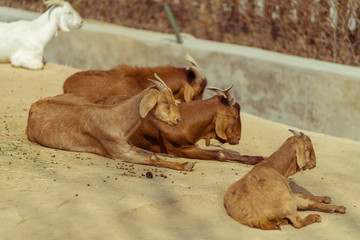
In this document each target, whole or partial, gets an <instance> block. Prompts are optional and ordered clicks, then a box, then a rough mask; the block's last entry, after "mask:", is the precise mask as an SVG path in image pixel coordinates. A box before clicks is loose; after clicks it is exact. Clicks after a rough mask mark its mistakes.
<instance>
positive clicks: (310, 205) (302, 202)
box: [294, 193, 346, 213]
mask: <svg viewBox="0 0 360 240" xmlns="http://www.w3.org/2000/svg"><path fill="white" fill-rule="evenodd" d="M294 197H295V201H296V206H297V208H298V209H300V210H319V211H323V212H328V213H333V212H337V213H345V212H346V207H344V206H335V205H330V204H324V203H322V202H319V201H318V200H312V199H318V198H321V197H313V196H312V197H310V196H306V195H304V194H301V193H300V194H299V193H297V194H294Z"/></svg>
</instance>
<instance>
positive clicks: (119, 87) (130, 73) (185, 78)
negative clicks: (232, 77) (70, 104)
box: [63, 54, 207, 102]
mask: <svg viewBox="0 0 360 240" xmlns="http://www.w3.org/2000/svg"><path fill="white" fill-rule="evenodd" d="M185 59H186V60H187V61H189V62H190V64H191V66H189V67H187V68H177V67H174V66H171V65H167V66H159V67H132V66H128V65H120V66H118V67H116V68H113V69H110V70H107V71H100V70H90V71H82V72H77V73H75V74H73V75H71V76H70V77H69V78H68V79H67V80H66V81H65V83H64V86H63V88H64V93H73V94H75V95H78V96H82V97H84V98H86V99H87V100H89V101H90V102H94V101H96V100H97V99H99V98H102V97H109V96H115V95H126V96H128V97H131V96H134V95H136V94H138V93H139V92H141V91H142V90H144V89H145V88H147V87H149V86H150V85H151V83H150V82H148V81H146V79H147V78H149V77H152V76H153V75H154V73H157V74H158V75H159V77H161V78H162V79H163V80H164V81H165V83H166V85H167V86H168V87H169V88H170V89H171V90H172V91H173V94H174V97H175V99H176V100H177V101H180V102H184V101H186V102H188V101H192V100H198V99H201V98H202V95H203V92H204V89H205V87H206V84H207V80H206V78H205V77H204V74H203V72H202V70H201V68H200V67H199V65H198V64H197V62H196V61H195V60H194V59H193V58H192V57H191V56H190V55H189V54H187V56H186V58H185Z"/></svg>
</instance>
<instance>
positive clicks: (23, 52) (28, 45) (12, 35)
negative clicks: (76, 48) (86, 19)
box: [0, 0, 83, 69]
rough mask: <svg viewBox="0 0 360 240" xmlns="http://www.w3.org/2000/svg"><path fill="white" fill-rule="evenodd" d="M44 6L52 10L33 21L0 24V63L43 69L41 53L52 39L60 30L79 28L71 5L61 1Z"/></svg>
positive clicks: (67, 30) (80, 20) (51, 0)
mask: <svg viewBox="0 0 360 240" xmlns="http://www.w3.org/2000/svg"><path fill="white" fill-rule="evenodd" d="M44 3H45V4H46V5H47V6H52V7H50V9H49V10H47V11H46V12H45V13H43V14H42V15H41V16H40V17H38V18H36V19H34V20H32V21H24V20H21V21H16V22H11V23H0V62H10V63H11V64H12V65H13V66H14V67H24V68H29V69H42V68H43V66H44V62H43V55H44V49H45V47H46V45H47V44H48V43H49V42H50V40H51V39H52V38H53V36H54V35H55V36H56V35H57V33H58V31H59V30H61V31H64V32H70V31H71V30H73V29H78V28H80V27H81V26H82V24H83V20H82V18H81V17H80V15H79V14H78V13H77V12H76V11H75V10H74V9H73V8H72V6H71V5H70V3H68V2H65V1H60V0H50V1H45V2H44Z"/></svg>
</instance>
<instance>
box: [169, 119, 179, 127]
mask: <svg viewBox="0 0 360 240" xmlns="http://www.w3.org/2000/svg"><path fill="white" fill-rule="evenodd" d="M180 122H181V117H177V118H176V119H175V120H172V121H170V124H171V125H173V126H177V125H179V124H180Z"/></svg>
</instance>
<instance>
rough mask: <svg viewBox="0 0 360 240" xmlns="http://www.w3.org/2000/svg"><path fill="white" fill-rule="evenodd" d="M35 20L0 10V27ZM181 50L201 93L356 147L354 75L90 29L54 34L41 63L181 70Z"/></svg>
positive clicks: (237, 49)
mask: <svg viewBox="0 0 360 240" xmlns="http://www.w3.org/2000/svg"><path fill="white" fill-rule="evenodd" d="M36 16H37V15H36V14H33V13H29V12H24V11H19V10H15V11H14V10H11V11H10V10H9V9H8V8H0V20H2V21H10V20H14V19H19V18H24V19H26V18H27V19H31V18H34V17H36ZM188 50H189V51H190V53H191V54H192V55H193V57H194V58H195V59H196V60H197V61H198V63H199V64H200V65H201V66H202V68H203V69H204V71H205V73H206V76H207V78H208V80H209V85H214V86H217V87H226V86H228V85H229V84H230V83H231V82H234V83H235V85H234V89H233V93H234V95H235V97H236V99H237V100H238V101H239V103H240V104H241V106H242V111H244V112H247V113H251V114H254V115H256V116H260V117H262V118H265V119H269V120H273V121H278V122H281V123H285V124H288V125H291V126H294V127H298V128H301V129H306V130H311V131H317V132H322V133H326V134H330V135H334V136H339V137H346V138H351V139H355V140H360V68H356V67H350V66H343V65H339V64H332V63H327V62H322V61H317V60H312V59H305V58H300V57H295V56H289V55H284V54H279V53H274V52H270V51H265V50H261V49H255V48H249V47H243V46H237V45H231V44H223V43H217V42H211V41H205V40H199V39H189V38H188V39H185V41H184V44H183V45H179V44H177V43H176V42H175V38H174V36H172V35H169V34H161V33H154V32H149V31H141V30H135V29H129V28H124V27H120V26H115V25H110V24H104V23H99V22H94V21H86V22H85V25H84V27H83V28H82V29H81V30H78V31H73V32H71V33H61V34H59V36H58V37H57V38H55V39H53V40H52V42H51V43H50V44H49V46H48V47H47V49H46V53H45V59H46V61H51V62H56V63H59V64H65V65H69V66H73V67H76V68H81V69H108V68H111V67H114V66H116V65H119V64H122V63H127V64H133V65H147V66H156V65H163V64H173V65H176V66H187V63H186V61H185V60H184V56H185V53H186V51H188ZM0 74H1V73H0ZM209 95H210V93H208V95H207V96H209ZM244 127H246V126H244Z"/></svg>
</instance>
